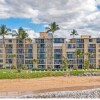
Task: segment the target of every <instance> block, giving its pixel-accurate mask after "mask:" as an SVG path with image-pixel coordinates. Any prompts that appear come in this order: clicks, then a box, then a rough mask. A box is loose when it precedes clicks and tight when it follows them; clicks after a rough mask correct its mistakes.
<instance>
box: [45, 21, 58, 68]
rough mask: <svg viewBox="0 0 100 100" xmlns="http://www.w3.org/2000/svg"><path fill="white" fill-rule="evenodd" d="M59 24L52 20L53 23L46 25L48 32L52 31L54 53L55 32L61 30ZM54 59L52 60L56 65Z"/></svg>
mask: <svg viewBox="0 0 100 100" xmlns="http://www.w3.org/2000/svg"><path fill="white" fill-rule="evenodd" d="M59 29H60V28H59V25H57V24H56V22H52V23H51V24H49V26H48V27H46V30H47V33H48V32H52V54H53V55H54V50H53V42H54V40H53V39H54V33H55V32H56V31H57V30H59ZM53 58H54V57H53ZM53 64H54V59H53V61H52V67H54V65H53Z"/></svg>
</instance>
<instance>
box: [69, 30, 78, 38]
mask: <svg viewBox="0 0 100 100" xmlns="http://www.w3.org/2000/svg"><path fill="white" fill-rule="evenodd" d="M70 35H72V36H73V38H74V37H75V36H76V35H78V33H77V31H76V30H75V29H73V30H72V31H71V34H70Z"/></svg>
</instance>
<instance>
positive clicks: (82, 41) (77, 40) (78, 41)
mask: <svg viewBox="0 0 100 100" xmlns="http://www.w3.org/2000/svg"><path fill="white" fill-rule="evenodd" d="M76 42H77V43H84V40H83V39H76Z"/></svg>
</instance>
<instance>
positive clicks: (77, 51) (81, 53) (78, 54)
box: [75, 49, 83, 69]
mask: <svg viewBox="0 0 100 100" xmlns="http://www.w3.org/2000/svg"><path fill="white" fill-rule="evenodd" d="M75 55H76V57H77V68H75V69H78V58H79V57H82V56H83V52H82V51H81V49H76V51H75Z"/></svg>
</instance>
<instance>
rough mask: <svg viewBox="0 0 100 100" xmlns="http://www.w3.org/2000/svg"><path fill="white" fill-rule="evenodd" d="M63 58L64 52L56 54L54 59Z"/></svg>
mask: <svg viewBox="0 0 100 100" xmlns="http://www.w3.org/2000/svg"><path fill="white" fill-rule="evenodd" d="M61 58H62V54H54V59H61Z"/></svg>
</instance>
